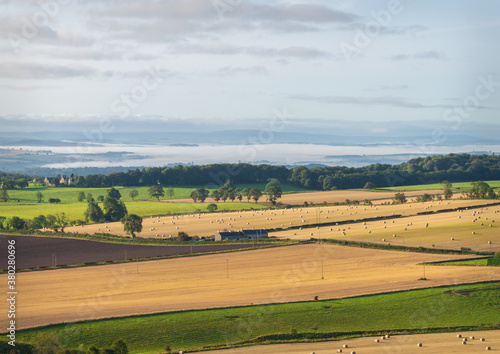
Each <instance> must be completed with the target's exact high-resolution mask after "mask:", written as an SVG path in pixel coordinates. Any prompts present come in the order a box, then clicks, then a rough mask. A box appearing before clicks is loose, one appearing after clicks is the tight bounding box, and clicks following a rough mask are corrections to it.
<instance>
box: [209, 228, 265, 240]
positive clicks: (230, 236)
mask: <svg viewBox="0 0 500 354" xmlns="http://www.w3.org/2000/svg"><path fill="white" fill-rule="evenodd" d="M267 237H269V235H268V233H267V231H266V230H264V229H258V230H240V231H219V232H217V233H216V234H215V236H214V238H215V241H237V240H243V239H257V238H267Z"/></svg>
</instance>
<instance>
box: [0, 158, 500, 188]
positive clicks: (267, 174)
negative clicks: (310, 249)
mask: <svg viewBox="0 0 500 354" xmlns="http://www.w3.org/2000/svg"><path fill="white" fill-rule="evenodd" d="M58 177H66V178H64V179H65V180H68V178H71V180H72V185H74V186H77V187H93V188H94V187H95V188H101V187H106V188H108V187H114V186H153V185H158V184H159V185H163V186H190V185H192V186H193V185H196V186H204V187H205V189H208V188H219V187H222V186H224V184H225V182H226V181H227V180H231V181H232V182H233V183H234V184H249V183H264V182H268V181H270V180H271V179H273V178H275V179H277V180H279V181H281V182H290V183H292V184H295V185H297V186H300V187H304V188H308V189H316V190H332V189H350V188H363V186H365V185H366V183H368V182H370V183H372V184H373V185H374V186H376V187H378V188H384V187H393V186H403V185H412V184H426V183H435V182H440V181H444V180H448V181H451V182H467V181H480V180H496V179H500V157H499V156H496V155H471V154H448V155H433V156H427V157H419V158H414V159H411V160H409V161H407V162H403V163H401V164H398V165H389V164H379V163H377V164H372V165H369V166H364V167H345V166H318V167H311V168H309V167H306V166H296V167H293V168H289V167H286V166H273V165H264V164H261V165H251V164H248V163H238V164H209V165H189V166H183V165H178V166H175V167H148V168H144V169H133V170H129V171H128V172H112V173H109V174H107V175H105V174H89V175H86V176H77V175H73V174H72V175H70V176H60V175H59V176H56V177H54V178H53V179H52V180H53V181H59V180H60V178H58ZM23 179H24V180H30V181H31V180H32V179H33V177H28V176H20V175H15V176H11V175H5V174H1V173H0V180H1V182H2V188H3V189H13V188H23V187H21V185H23V182H22V180H23ZM38 181H39V183H41V182H42V178H38ZM18 182H20V183H21V185H19V184H18Z"/></svg>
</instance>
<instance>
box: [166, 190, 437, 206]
mask: <svg viewBox="0 0 500 354" xmlns="http://www.w3.org/2000/svg"><path fill="white" fill-rule="evenodd" d="M396 193H397V192H370V191H360V190H337V191H317V192H301V193H287V194H283V195H282V196H281V198H280V199H279V200H278V201H279V202H280V203H282V204H286V205H303V204H304V202H308V203H311V202H312V203H314V204H321V203H324V202H327V203H329V204H332V203H344V202H345V200H346V199H349V200H352V201H353V200H358V201H360V202H363V201H365V200H371V201H375V203H381V202H386V201H388V200H391V201H392V200H393V199H394V195H395V194H396ZM424 193H427V194H431V195H442V194H443V191H442V190H423V191H407V192H404V194H405V195H406V197H407V198H409V197H410V198H411V197H418V196H420V195H424ZM163 201H165V202H172V201H171V200H163ZM243 201H246V198H245V197H244V198H243ZM259 201H266V196H265V195H263V196H262V198H261V199H260V200H259ZM175 202H176V203H180V202H184V203H192V202H193V199H190V198H187V199H176V200H175ZM205 203H215V201H214V200H213V199H212V198H207V199H206V200H205Z"/></svg>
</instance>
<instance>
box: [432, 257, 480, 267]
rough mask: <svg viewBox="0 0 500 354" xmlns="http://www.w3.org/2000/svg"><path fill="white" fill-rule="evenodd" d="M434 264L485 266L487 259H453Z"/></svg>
mask: <svg viewBox="0 0 500 354" xmlns="http://www.w3.org/2000/svg"><path fill="white" fill-rule="evenodd" d="M434 265H453V266H476V267H486V266H487V265H488V259H487V258H484V259H471V260H466V261H453V262H445V263H437V264H434Z"/></svg>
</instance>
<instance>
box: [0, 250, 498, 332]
mask: <svg viewBox="0 0 500 354" xmlns="http://www.w3.org/2000/svg"><path fill="white" fill-rule="evenodd" d="M467 258H470V257H466V256H449V255H434V254H426V255H422V254H418V253H409V252H395V251H383V250H370V249H361V248H353V247H340V246H332V245H316V244H314V245H295V246H286V247H279V248H272V249H261V250H254V251H248V252H241V253H228V254H213V255H206V256H200V257H188V258H177V259H168V260H158V261H148V262H139V263H137V264H135V263H126V264H112V265H105V266H96V267H84V268H74V269H58V270H51V271H46V272H43V273H42V275H43V276H40V273H38V272H28V273H19V274H18V275H17V289H16V290H17V291H18V295H17V296H18V298H17V301H18V303H19V304H22V306H19V308H18V311H17V313H16V319H17V322H16V324H17V326H18V328H19V329H21V328H28V327H34V326H42V325H47V324H51V323H62V322H68V321H85V320H93V319H97V318H106V317H115V316H127V315H133V314H146V313H154V312H165V311H178V310H186V309H205V308H214V307H227V306H239V305H250V304H264V303H278V302H290V301H305V300H312V299H313V298H314V297H315V296H318V297H319V298H320V299H329V298H341V297H347V296H355V295H365V294H373V293H380V292H388V291H396V290H406V289H417V288H424V287H433V286H439V285H446V284H460V283H472V282H479V281H492V280H500V273H499V272H498V271H496V270H494V269H490V268H483V267H470V268H469V267H453V266H439V267H426V277H427V278H428V280H426V281H421V280H418V279H419V278H421V277H422V266H421V265H418V264H417V263H419V262H422V261H423V260H424V259H425V261H427V262H432V261H441V260H446V259H467ZM322 269H323V276H324V279H322ZM0 281H1V282H4V283H6V281H7V275H1V276H0ZM6 307H7V302H4V303H3V304H2V305H1V307H0V311H4V312H5V311H7V309H6ZM0 321H2V322H0V325H1V326H3V325H5V324H6V323H5V321H6V318H3V319H1V320H0Z"/></svg>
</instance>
